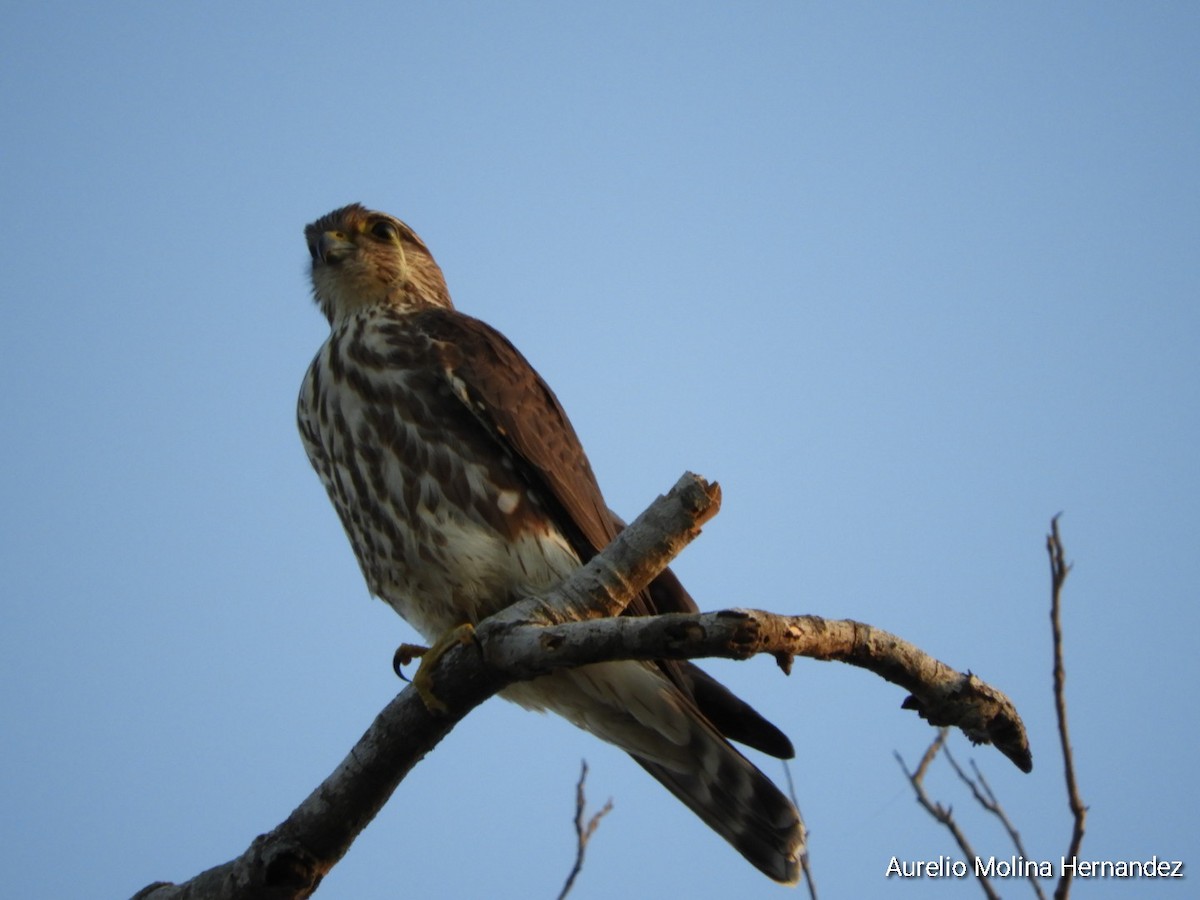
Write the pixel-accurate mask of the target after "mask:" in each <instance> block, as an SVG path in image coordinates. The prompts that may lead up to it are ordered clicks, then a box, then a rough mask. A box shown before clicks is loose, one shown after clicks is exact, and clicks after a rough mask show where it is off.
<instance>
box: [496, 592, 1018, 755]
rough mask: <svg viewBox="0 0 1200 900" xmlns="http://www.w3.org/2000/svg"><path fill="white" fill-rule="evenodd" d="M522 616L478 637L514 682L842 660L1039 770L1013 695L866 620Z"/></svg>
mask: <svg viewBox="0 0 1200 900" xmlns="http://www.w3.org/2000/svg"><path fill="white" fill-rule="evenodd" d="M525 602H529V601H525ZM513 610H515V607H513V608H511V609H510V610H506V611H505V612H504V613H501V614H499V615H497V616H493V617H492V618H491V619H489V620H488V621H487V622H486V623H484V624H483V625H481V626H480V627H479V629H478V630H477V634H478V636H479V639H480V642H481V643H482V645H483V652H484V655H485V657H486V659H487V661H488V663H489V664H490V665H492V666H494V667H496V668H497V669H500V670H503V671H505V672H508V673H510V677H512V678H513V679H514V680H523V679H527V678H533V677H536V676H537V675H542V674H545V673H546V672H547V671H549V670H550V669H554V668H571V667H574V666H579V665H583V664H585V663H591V662H601V661H606V660H614V659H647V660H649V659H698V658H704V657H724V658H728V659H749V658H750V657H751V656H754V655H755V654H758V653H769V654H772V655H774V656H776V657H777V658H778V657H787V658H790V657H792V656H805V657H809V658H811V659H820V660H837V661H840V662H844V663H849V664H851V665H854V666H859V667H860V668H864V669H868V670H870V671H872V672H874V673H875V674H877V675H879V676H881V677H882V678H885V679H887V680H888V681H890V682H892V683H893V684H898V685H900V686H901V687H903V688H906V689H907V690H909V691H911V696H909V697H908V698H906V699H905V701H904V703H903V704H902V706H903V708H905V709H913V710H916V711H917V713H918V714H919V715H920V716H921V717H922V718H923V719H926V720H927V721H928V722H929V723H930V724H932V725H939V726H940V725H954V726H957V727H958V728H960V729H962V731H963V732H964V733H965V734H966V736H967V737H968V738H969V739H970V740H971V741H972V742H973V743H976V744H994V745H995V746H996V748H997V749H998V750H1000V752H1002V753H1003V754H1004V755H1005V756H1007V757H1008V758H1009V759H1011V760H1012V761H1013V762H1014V763H1015V764H1016V765H1017V767H1018V768H1020V769H1021V770H1022V771H1024V772H1028V771H1029V770H1030V769H1031V768H1032V767H1033V762H1032V757H1031V755H1030V752H1029V743H1028V740H1027V738H1026V735H1025V726H1024V724H1023V723H1022V721H1021V718H1020V716H1018V715H1017V712H1016V708H1015V707H1014V706H1013V704H1012V701H1010V700H1009V699H1008V698H1007V697H1006V696H1005V695H1004V694H1002V693H1001V692H1000V691H998V690H996V689H995V688H993V687H991V686H990V685H988V684H986V683H985V682H983V681H982V680H980V679H979V678H978V677H976V676H975V675H973V674H971V673H969V672H966V673H963V672H958V671H956V670H955V669H953V668H951V667H950V666H948V665H946V664H945V663H942V662H939V661H938V660H936V659H934V658H933V657H931V656H929V655H928V654H927V653H925V652H924V651H922V650H920V649H918V648H917V647H915V646H913V645H912V644H910V643H908V642H907V641H905V640H903V639H901V638H899V637H897V636H896V635H894V634H890V633H889V632H886V631H883V630H882V629H879V628H874V627H872V626H870V625H865V624H863V623H862V622H855V621H853V620H850V619H822V618H820V617H818V616H783V615H777V614H775V613H768V612H763V611H761V610H752V609H732V610H722V611H720V612H713V613H695V614H684V613H672V614H669V615H660V616H652V617H643V616H636V617H633V616H627V617H620V618H615V619H600V620H593V621H590V622H570V623H566V624H563V625H554V626H548V627H544V628H539V627H530V626H528V625H525V624H519V623H517V622H514V621H511V620H510V619H509V616H508V614H509V612H511V611H513Z"/></svg>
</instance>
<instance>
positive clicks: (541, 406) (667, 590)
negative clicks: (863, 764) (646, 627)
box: [416, 309, 794, 759]
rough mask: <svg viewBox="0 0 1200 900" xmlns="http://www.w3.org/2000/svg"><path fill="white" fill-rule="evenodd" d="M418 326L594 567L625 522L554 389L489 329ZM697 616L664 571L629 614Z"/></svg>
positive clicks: (678, 670) (448, 318)
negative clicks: (612, 507)
mask: <svg viewBox="0 0 1200 900" xmlns="http://www.w3.org/2000/svg"><path fill="white" fill-rule="evenodd" d="M418 319H419V321H418V322H417V323H416V324H417V327H418V328H419V329H420V330H421V331H423V332H424V333H425V334H427V335H428V336H429V338H430V339H431V340H432V341H433V342H434V344H435V346H436V347H437V349H438V353H439V356H440V358H441V361H442V365H443V367H444V369H445V370H446V374H447V378H448V379H449V381H450V384H451V387H452V389H453V390H454V392H455V394H456V395H457V396H458V397H459V399H460V400H462V402H463V403H464V404H466V405H467V407H468V408H469V409H470V410H471V412H472V413H473V414H474V416H475V417H476V418H477V419H478V420H479V422H480V423H481V424H482V425H483V426H484V427H485V428H486V429H487V431H488V432H489V433H490V434H491V435H492V437H493V438H494V439H495V440H496V442H497V444H498V445H499V446H500V447H501V448H502V449H503V450H504V452H506V453H507V454H509V456H510V458H511V459H512V460H513V462H514V464H515V465H516V466H517V467H518V470H519V471H520V472H521V473H522V475H523V477H524V478H525V480H526V481H527V483H528V484H529V485H530V487H531V488H532V489H533V490H534V492H535V495H536V496H537V497H538V498H539V499H540V500H541V502H542V503H543V505H545V506H547V507H548V512H549V513H550V515H551V516H552V518H553V519H554V521H555V524H556V525H557V526H558V527H559V529H560V530H561V531H562V532H563V534H564V535H565V536H566V537H567V539H568V540H570V541H571V543H572V546H574V548H575V551H576V552H577V553H578V554H579V556H580V558H581V559H582V560H584V561H587V560H589V559H591V558H592V557H593V556H595V555H596V554H597V553H599V552H600V551H601V550H602V549H604V547H606V546H608V544H609V542H610V541H612V539H613V538H614V537H615V536H616V535H617V533H618V532H619V531H620V530H621V529H622V528H623V527H624V523H623V522H622V521H621V520H620V518H619V517H617V516H616V515H615V514H614V513H612V512H611V511H610V510H609V509H608V507H607V505H606V504H605V502H604V495H603V493H602V492H601V490H600V485H599V484H598V483H597V481H596V476H595V474H594V473H593V472H592V467H591V464H590V463H589V462H588V458H587V454H586V453H584V450H583V445H582V444H581V443H580V441H579V436H578V435H577V434H576V433H575V429H574V427H573V426H572V425H571V421H570V419H568V418H567V414H566V412H565V411H564V410H563V408H562V404H560V403H559V402H558V398H557V397H556V396H555V395H554V391H552V390H551V389H550V386H549V385H547V384H546V382H545V381H543V380H542V378H541V376H540V375H538V373H537V372H536V371H535V370H534V368H533V366H531V365H530V364H529V361H528V360H526V359H525V357H524V356H523V355H522V354H521V352H520V351H519V350H517V348H516V347H514V346H513V345H512V343H511V342H509V340H508V339H507V338H506V337H504V335H502V334H500V333H499V332H498V331H496V330H495V329H494V328H492V327H491V326H489V325H487V324H486V323H484V322H481V321H479V320H478V319H474V318H471V317H470V316H466V315H463V314H462V313H459V312H457V311H455V310H445V309H431V310H428V311H426V312H422V313H419V314H418ZM696 611H697V606H696V603H695V601H694V600H692V598H691V596H689V594H688V592H687V591H686V590H685V589H684V587H683V585H682V584H681V583H680V581H679V579H678V578H676V577H675V575H674V573H673V572H671V570H670V569H666V570H664V571H663V573H662V574H661V575H659V576H658V578H656V579H655V580H654V582H652V583H651V585H650V586H649V587H648V588H647V590H646V591H644V592H643V593H642V594H640V595H639V596H638V597H635V598H634V600H633V602H631V603H630V604H629V606H628V607H627V608H626V611H625V614H626V615H634V616H644V615H654V614H657V613H660V612H696ZM659 667H660V668H661V669H662V670H663V672H664V673H665V674H666V675H667V676H668V677H670V678H671V680H672V681H674V682H675V683H676V684H677V685H678V686H679V688H680V689H681V690H683V691H684V692H685V693H686V694H687V695H688V696H690V697H691V698H692V699H693V701H694V702H695V703H696V705H697V707H698V708H699V709H700V710H701V712H703V714H704V715H705V716H706V717H707V718H708V719H709V720H710V721H711V722H712V723H713V724H714V725H715V726H716V727H717V728H718V729H719V730H720V731H721V732H722V733H724V734H725V735H726V736H727V737H730V738H732V739H733V740H736V741H739V742H740V743H744V744H747V745H748V746H752V747H755V748H757V749H759V750H762V751H763V752H764V753H769V754H771V755H772V756H777V757H780V758H784V759H787V758H790V757H792V756H793V755H794V751H793V749H792V744H791V741H789V740H788V738H787V736H786V735H784V734H783V732H781V731H780V730H779V729H778V728H776V727H775V726H774V725H772V724H771V723H770V722H768V721H767V720H766V719H764V718H763V717H762V716H761V715H759V714H758V713H757V712H755V711H754V709H753V708H751V707H750V706H749V705H748V704H746V703H745V702H744V701H742V700H740V699H739V698H738V697H736V696H735V695H734V694H733V693H732V692H730V691H729V690H728V689H727V688H725V687H724V686H723V685H721V684H720V683H719V682H717V681H716V680H715V679H713V678H712V677H711V676H710V675H708V674H707V673H705V672H704V671H703V670H702V669H700V668H699V667H697V666H695V665H693V664H691V663H688V662H685V663H678V662H670V661H661V662H659Z"/></svg>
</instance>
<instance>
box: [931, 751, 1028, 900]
mask: <svg viewBox="0 0 1200 900" xmlns="http://www.w3.org/2000/svg"><path fill="white" fill-rule="evenodd" d="M945 753H946V762H948V763H950V767H951V768H952V769H954V773H955V774H956V775H958V778H959V780H960V781H961V782H962V783H963V784H965V785H966V786H967V787H968V788H969V789H970V791H971V795H972V796H973V797H974V798H975V802H976V803H978V804H979V805H980V806H982V807H983V808H984V809H985V810H987V811H988V812H990V813H991V814H992V815H994V816H995V817H996V818H998V819H999V820H1000V824H1001V825H1003V826H1004V830H1005V831H1007V832H1008V836H1009V838H1010V839H1011V840H1012V842H1013V846H1014V847H1016V848H1017V853H1019V854H1020V855H1021V856H1022V857H1023V858H1025V859H1028V858H1029V854H1028V853H1026V852H1025V844H1024V842H1023V841H1022V840H1021V833H1020V832H1019V831H1017V829H1016V828H1015V827H1013V824H1012V822H1011V821H1010V820H1009V818H1008V814H1007V813H1005V811H1004V807H1003V806H1001V805H1000V801H999V800H997V799H996V795H995V794H994V793H992V786H991V785H990V784H988V783H987V779H986V778H984V777H983V773H982V772H981V771H979V766H977V765H975V760H971V771H972V772H974V773H975V777H974V778H972V777H971V776H970V775H968V774H967V773H966V772H964V771H963V770H962V767H961V766H959V764H958V760H956V759H955V758H954V755H953V754H952V753H951V752H950V746H949V745H946V748H945ZM1027 875H1028V878H1029V883H1030V884H1031V885H1032V886H1033V892H1034V893H1035V894H1037V896H1038V898H1039V900H1045V898H1046V895H1045V894H1044V893H1043V892H1042V884H1041V882H1040V881H1039V880H1038V876H1037V872H1036V871H1034V869H1033V868H1032V867H1031V868H1030V869H1029V870H1028V873H1027Z"/></svg>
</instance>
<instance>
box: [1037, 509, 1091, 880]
mask: <svg viewBox="0 0 1200 900" xmlns="http://www.w3.org/2000/svg"><path fill="white" fill-rule="evenodd" d="M1046 552H1047V553H1048V554H1049V556H1050V626H1051V629H1052V631H1053V634H1054V711H1055V713H1056V714H1057V716H1058V736H1059V740H1060V742H1061V744H1062V754H1063V769H1064V773H1065V777H1066V782H1067V805H1068V806H1069V807H1070V809H1071V816H1072V817H1073V819H1074V827H1073V828H1072V830H1071V843H1070V846H1069V847H1068V849H1067V859H1075V858H1076V857H1077V856H1078V855H1079V848H1080V846H1081V845H1082V844H1083V832H1084V824H1085V823H1086V821H1087V807H1086V806H1084V804H1083V800H1081V799H1080V797H1079V785H1078V784H1077V783H1076V781H1075V753H1074V751H1073V750H1072V749H1071V735H1070V731H1069V730H1068V729H1067V694H1066V684H1067V670H1066V667H1065V666H1064V665H1063V637H1062V588H1063V584H1064V583H1065V582H1066V580H1067V575H1068V574H1069V573H1070V571H1071V566H1070V565H1069V564H1068V563H1067V562H1066V554H1065V553H1064V551H1063V545H1062V541H1061V540H1060V539H1059V536H1058V516H1055V517H1054V518H1053V519H1051V520H1050V533H1049V534H1048V535H1046ZM1071 876H1072V870H1071V869H1068V868H1067V867H1066V866H1064V867H1063V872H1062V875H1061V876H1060V877H1059V879H1058V885H1057V886H1056V887H1055V888H1054V897H1055V900H1066V897H1067V896H1068V895H1069V894H1070V892H1071Z"/></svg>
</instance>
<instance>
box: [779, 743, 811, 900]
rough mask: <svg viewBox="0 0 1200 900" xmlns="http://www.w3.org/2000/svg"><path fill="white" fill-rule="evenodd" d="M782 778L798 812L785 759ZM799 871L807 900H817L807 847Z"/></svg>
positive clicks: (802, 855)
mask: <svg viewBox="0 0 1200 900" xmlns="http://www.w3.org/2000/svg"><path fill="white" fill-rule="evenodd" d="M783 776H784V780H786V781H787V795H788V799H789V800H791V801H792V806H794V807H796V809H797V810H799V809H800V801H799V800H798V799H796V783H795V782H794V781H793V780H792V767H791V766H789V765H788V761H787V760H786V759H785V760H783ZM800 818H801V819H803V818H804V816H803V815H801V816H800ZM807 837H808V838H811V837H812V832H809V833H808V835H807ZM806 844H807V841H806ZM800 871H801V872H803V873H804V884H805V886H807V887H808V896H809V900H817V882H816V881H815V880H814V879H813V873H812V866H810V865H809V863H808V847H807V846H805V848H804V852H803V853H802V854H801V855H800Z"/></svg>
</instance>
